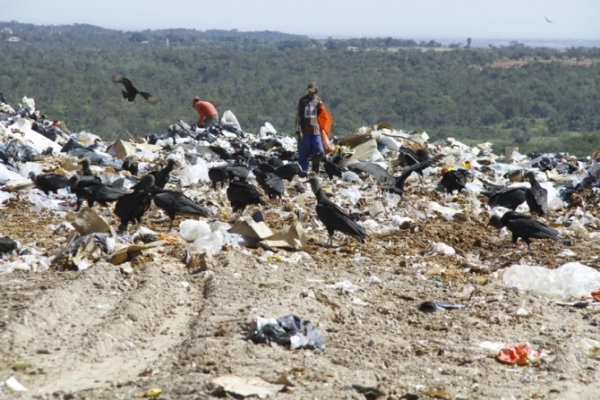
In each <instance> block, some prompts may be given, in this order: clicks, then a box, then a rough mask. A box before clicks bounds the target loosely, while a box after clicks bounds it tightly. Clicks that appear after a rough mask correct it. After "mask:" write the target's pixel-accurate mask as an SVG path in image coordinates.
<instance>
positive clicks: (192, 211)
mask: <svg viewBox="0 0 600 400" xmlns="http://www.w3.org/2000/svg"><path fill="white" fill-rule="evenodd" d="M152 198H153V199H154V204H156V206H157V207H158V208H162V209H163V210H165V212H166V213H167V215H168V216H169V218H170V219H171V225H169V230H171V229H173V221H175V216H176V215H199V216H201V217H208V214H209V212H208V210H207V209H206V208H204V207H202V206H200V205H199V204H196V203H195V202H194V201H193V200H192V199H190V198H189V197H187V196H186V195H184V194H183V193H181V192H175V191H173V190H166V189H162V188H159V187H157V186H155V187H154V188H153V189H152Z"/></svg>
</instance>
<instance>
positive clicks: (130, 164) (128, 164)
mask: <svg viewBox="0 0 600 400" xmlns="http://www.w3.org/2000/svg"><path fill="white" fill-rule="evenodd" d="M121 168H123V171H128V172H129V173H130V174H131V175H133V176H137V175H138V173H139V172H140V170H139V166H138V163H137V162H135V161H134V160H130V159H126V160H125V161H123V166H122V167H121Z"/></svg>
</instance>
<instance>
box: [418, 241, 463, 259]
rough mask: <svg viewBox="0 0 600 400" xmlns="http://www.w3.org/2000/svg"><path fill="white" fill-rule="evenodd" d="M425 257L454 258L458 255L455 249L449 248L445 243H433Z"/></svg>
mask: <svg viewBox="0 0 600 400" xmlns="http://www.w3.org/2000/svg"><path fill="white" fill-rule="evenodd" d="M425 255H426V256H436V255H441V256H453V255H456V250H454V248H453V247H451V246H448V245H447V244H445V243H442V242H433V243H431V247H429V250H427V253H425Z"/></svg>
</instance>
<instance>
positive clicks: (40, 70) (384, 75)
mask: <svg viewBox="0 0 600 400" xmlns="http://www.w3.org/2000/svg"><path fill="white" fill-rule="evenodd" d="M15 38H16V39H15ZM0 39H1V40H0V91H2V92H3V93H4V95H5V96H6V98H7V99H8V101H9V102H10V103H11V104H13V105H16V104H18V103H19V102H20V101H21V99H22V97H23V96H27V97H32V98H34V99H35V101H36V105H37V108H38V109H40V110H41V111H42V112H43V113H44V114H45V115H46V117H47V118H49V119H53V120H54V119H60V120H63V121H64V122H65V123H66V125H67V126H68V128H69V129H70V130H71V131H74V132H79V131H82V130H85V131H88V132H93V133H95V134H98V135H100V136H101V137H103V138H104V139H106V140H110V139H114V138H116V137H118V136H120V135H125V132H126V131H127V132H130V133H131V134H132V135H134V136H142V137H143V136H146V135H148V134H151V133H163V132H166V130H167V128H168V126H169V125H171V124H173V123H175V122H177V121H178V120H180V119H181V120H183V121H185V122H187V123H189V124H191V123H194V122H195V121H196V120H197V114H196V113H195V111H194V110H193V108H192V106H191V99H192V97H193V96H199V97H200V98H201V99H203V100H207V101H210V102H212V103H213V104H214V105H215V106H216V107H217V109H218V110H219V112H220V114H222V113H223V112H224V111H226V110H231V111H232V112H233V113H234V114H235V115H236V117H237V118H238V120H239V122H240V124H241V126H242V128H243V130H244V131H246V132H257V131H258V130H259V129H260V127H261V126H262V125H264V123H265V122H270V123H271V124H272V125H273V126H274V127H275V128H276V129H277V130H278V131H279V132H283V133H293V129H294V126H293V125H294V115H295V114H294V113H295V107H296V103H297V101H298V99H299V98H300V97H301V96H303V95H304V94H305V93H306V92H305V88H306V85H307V83H308V82H310V81H316V82H318V83H319V86H320V91H319V95H320V96H321V98H322V99H323V101H324V103H325V105H326V106H327V108H328V109H329V110H330V111H331V113H332V115H333V117H334V119H335V124H334V127H333V134H334V135H336V136H342V135H346V134H348V133H352V132H356V131H357V130H358V128H360V127H361V126H369V125H375V124H378V123H380V122H387V123H389V124H390V125H391V126H392V127H394V128H396V129H403V130H405V131H419V132H420V131H426V132H427V133H428V134H429V136H431V137H432V138H433V139H437V138H445V137H454V138H456V139H457V140H460V141H463V142H466V143H469V144H474V143H479V142H483V141H490V142H492V143H494V149H495V151H496V152H501V149H502V148H503V146H506V145H514V146H518V147H519V149H520V151H521V152H527V151H567V152H569V153H572V154H577V155H589V154H591V152H592V151H594V150H600V90H599V89H600V49H598V48H583V47H579V48H574V47H572V48H568V49H563V50H557V49H550V48H530V47H526V46H524V45H522V44H520V43H518V42H510V43H509V44H507V45H506V46H499V47H493V46H489V47H487V48H474V47H471V46H470V43H471V39H470V38H465V44H464V45H463V44H460V43H458V44H454V45H449V46H443V45H441V44H440V43H438V42H436V41H435V40H430V41H419V42H417V41H414V40H410V39H407V40H401V39H392V38H378V39H350V40H334V39H331V38H330V39H327V40H315V39H310V38H308V37H306V36H299V35H288V34H284V33H280V32H238V31H235V30H234V31H204V32H203V31H196V30H187V29H178V30H159V31H142V32H121V31H114V30H106V29H103V28H98V27H94V26H90V25H68V26H53V27H51V26H36V25H29V24H20V23H16V22H0ZM113 74H120V75H124V76H126V77H128V78H129V79H131V81H132V82H133V84H134V85H135V86H136V87H137V88H138V89H142V90H146V91H148V92H150V93H151V94H152V95H154V96H155V97H156V98H157V99H158V104H156V105H154V106H153V105H150V104H148V103H146V102H145V101H144V100H143V99H141V98H140V97H138V98H137V99H136V103H128V102H126V101H125V100H124V99H123V98H122V97H121V89H122V86H121V85H115V84H113V83H112V82H111V79H110V77H111V75H113Z"/></svg>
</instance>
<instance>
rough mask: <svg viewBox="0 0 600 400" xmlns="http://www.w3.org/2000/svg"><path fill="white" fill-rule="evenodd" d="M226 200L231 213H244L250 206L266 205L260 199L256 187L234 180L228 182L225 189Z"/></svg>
mask: <svg viewBox="0 0 600 400" xmlns="http://www.w3.org/2000/svg"><path fill="white" fill-rule="evenodd" d="M227 199H228V200H229V202H230V203H231V208H232V209H233V212H234V213H235V212H238V211H241V212H244V210H245V209H246V207H247V206H249V205H250V204H266V203H265V202H264V201H263V200H262V199H261V197H260V193H259V191H258V189H257V188H256V186H254V185H251V184H249V183H246V182H240V181H238V180H237V178H235V179H234V180H232V181H231V182H229V187H228V188H227Z"/></svg>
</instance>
